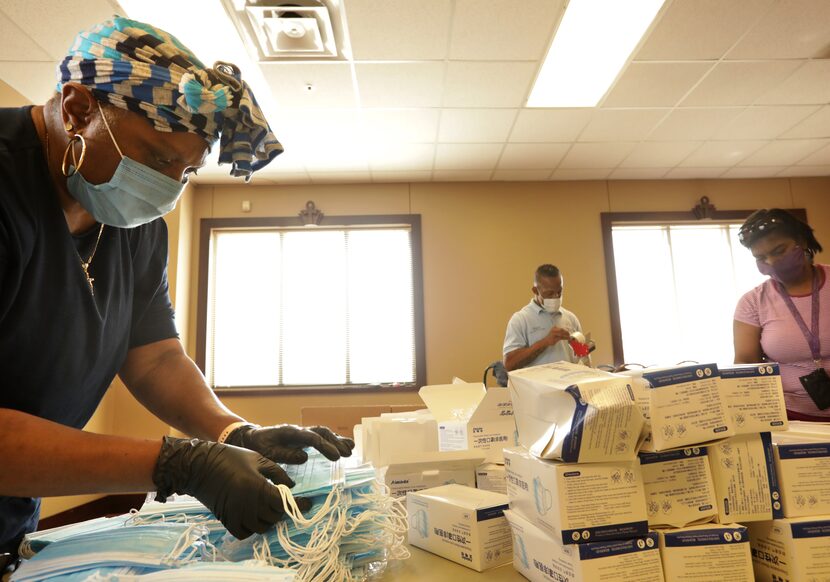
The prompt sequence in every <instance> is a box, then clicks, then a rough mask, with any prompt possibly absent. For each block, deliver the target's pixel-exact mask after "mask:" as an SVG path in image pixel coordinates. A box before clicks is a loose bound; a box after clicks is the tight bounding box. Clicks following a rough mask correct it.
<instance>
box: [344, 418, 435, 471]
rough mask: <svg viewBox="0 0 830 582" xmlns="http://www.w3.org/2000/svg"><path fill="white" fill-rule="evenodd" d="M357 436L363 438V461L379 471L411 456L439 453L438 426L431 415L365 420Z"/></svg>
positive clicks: (361, 446) (361, 447)
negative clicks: (380, 468)
mask: <svg viewBox="0 0 830 582" xmlns="http://www.w3.org/2000/svg"><path fill="white" fill-rule="evenodd" d="M355 433H356V434H359V435H360V439H359V440H360V443H359V450H360V452H361V454H362V457H363V459H364V460H365V461H366V462H369V463H372V464H373V465H374V466H375V467H376V468H379V467H385V466H386V465H389V464H390V463H394V462H395V461H397V460H400V459H402V458H406V456H407V455H413V454H420V453H430V452H437V451H438V423H437V422H436V421H435V418H433V417H432V415H431V414H430V413H429V412H428V411H415V412H399V413H383V414H382V415H381V416H377V417H371V418H363V419H362V421H361V423H360V426H359V427H355ZM356 448H357V447H356Z"/></svg>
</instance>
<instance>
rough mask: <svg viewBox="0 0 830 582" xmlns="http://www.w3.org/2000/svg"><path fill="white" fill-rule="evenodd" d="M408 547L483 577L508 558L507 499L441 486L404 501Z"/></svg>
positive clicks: (411, 495)
mask: <svg viewBox="0 0 830 582" xmlns="http://www.w3.org/2000/svg"><path fill="white" fill-rule="evenodd" d="M406 508H407V511H408V512H409V543H410V544H412V545H413V546H417V547H419V548H422V549H424V550H427V551H428V552H432V553H433V554H437V555H439V556H441V557H443V558H446V559H448V560H452V561H453V562H456V563H458V564H461V565H462V566H467V567H468V568H472V569H473V570H476V571H477V572H482V571H484V570H487V569H489V568H494V567H496V566H501V565H502V564H507V563H509V562H510V561H511V560H512V559H513V549H512V536H511V534H510V526H509V525H508V524H507V520H506V519H505V517H504V510H505V509H507V508H508V505H507V496H505V495H501V494H499V493H493V492H492V491H482V490H481V489H475V488H473V487H465V486H464V485H444V486H442V487H434V488H432V489H424V490H423V491H418V492H416V493H408V494H407V496H406Z"/></svg>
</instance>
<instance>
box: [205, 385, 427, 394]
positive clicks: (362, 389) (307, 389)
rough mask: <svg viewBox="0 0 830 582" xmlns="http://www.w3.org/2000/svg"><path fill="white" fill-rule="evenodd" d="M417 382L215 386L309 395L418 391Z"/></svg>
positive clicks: (236, 391)
mask: <svg viewBox="0 0 830 582" xmlns="http://www.w3.org/2000/svg"><path fill="white" fill-rule="evenodd" d="M419 388H420V387H419V386H417V385H415V384H403V385H400V386H390V385H364V386H239V387H233V386H221V387H214V388H213V392H214V393H215V394H216V395H217V396H299V395H304V396H308V395H309V394H390V393H396V392H417V391H418V389H419Z"/></svg>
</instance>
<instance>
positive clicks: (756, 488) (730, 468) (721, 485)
mask: <svg viewBox="0 0 830 582" xmlns="http://www.w3.org/2000/svg"><path fill="white" fill-rule="evenodd" d="M708 451H709V462H710V466H711V468H712V481H714V483H715V494H716V496H717V500H718V521H719V522H720V523H732V522H737V523H746V522H749V521H764V520H768V519H777V518H780V517H784V512H783V511H782V507H781V489H780V487H779V484H778V473H777V472H776V470H775V456H774V453H773V446H772V439H771V438H770V433H768V432H762V433H759V434H744V435H739V436H735V437H732V438H729V439H725V440H723V441H721V442H719V443H717V444H714V445H711V446H710V447H708Z"/></svg>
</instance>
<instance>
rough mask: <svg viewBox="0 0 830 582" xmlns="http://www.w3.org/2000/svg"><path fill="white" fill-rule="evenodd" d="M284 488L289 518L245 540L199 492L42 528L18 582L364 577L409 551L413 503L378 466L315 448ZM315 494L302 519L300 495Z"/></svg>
mask: <svg viewBox="0 0 830 582" xmlns="http://www.w3.org/2000/svg"><path fill="white" fill-rule="evenodd" d="M308 452H309V460H308V462H307V463H305V464H303V465H296V466H294V465H290V466H286V467H285V469H286V471H287V472H288V474H289V476H290V477H291V478H292V479H293V480H294V481H295V482H296V485H295V487H294V488H292V489H289V488H287V487H285V486H284V485H278V486H277V487H278V489H279V491H280V495H281V496H282V497H283V500H284V504H285V506H286V508H287V511H286V513H287V516H286V518H285V519H284V520H283V521H281V522H280V523H278V524H277V526H276V527H275V528H273V529H271V530H269V531H268V532H266V533H265V534H263V535H254V536H251V537H250V538H248V539H246V540H237V539H236V538H234V537H233V536H231V535H230V534H229V533H228V532H227V530H226V529H225V527H224V526H223V525H222V524H221V522H219V521H218V520H217V519H216V518H215V517H214V516H213V514H211V513H210V511H208V510H207V508H205V507H204V506H203V505H202V504H201V503H199V502H198V501H197V500H195V499H193V498H187V497H185V498H177V499H175V500H172V501H168V502H167V503H156V502H147V503H145V505H144V506H143V507H142V508H141V510H139V511H135V510H134V511H133V512H132V513H131V514H128V515H123V516H119V517H115V518H100V519H96V520H91V521H88V522H83V523H80V524H73V525H71V526H66V527H62V528H55V529H53V530H46V531H43V532H35V533H32V534H30V535H28V536H26V539H25V540H24V542H23V544H22V545H21V556H22V557H24V558H30V559H28V560H25V561H24V562H23V564H22V565H21V566H20V568H18V570H17V572H15V574H14V575H13V577H12V580H13V581H36V580H44V579H47V578H48V579H50V580H61V581H63V582H76V581H77V582H80V581H89V582H104V581H106V582H116V581H120V582H141V581H143V580H150V581H152V580H155V579H160V578H162V577H164V579H165V580H167V579H181V580H185V579H200V580H264V579H268V580H277V581H289V580H297V581H312V580H313V581H331V582H335V581H337V582H357V581H365V580H370V579H372V578H374V577H376V576H378V575H380V574H381V573H382V572H383V571H384V570H385V569H386V565H387V564H388V562H389V561H390V560H400V559H406V558H407V557H409V553H408V551H407V550H406V548H405V545H404V544H405V536H406V532H407V525H406V509H405V507H404V506H403V504H402V503H401V502H400V501H399V500H396V499H393V498H392V497H391V496H390V495H389V491H388V489H387V488H386V487H385V485H383V484H381V483H379V482H378V481H377V480H376V479H375V471H374V468H373V467H372V466H371V465H360V466H346V465H345V463H344V462H342V461H341V462H338V463H332V462H330V461H328V460H327V459H326V458H325V457H323V456H322V455H320V454H319V453H317V452H316V451H312V450H310V451H308ZM295 495H296V496H298V497H299V496H302V497H307V498H310V499H311V500H312V503H313V505H312V508H311V509H310V510H309V511H308V512H306V514H305V515H303V514H302V513H301V512H300V511H299V509H298V508H297V504H296V502H295V501H294V496H295Z"/></svg>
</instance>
